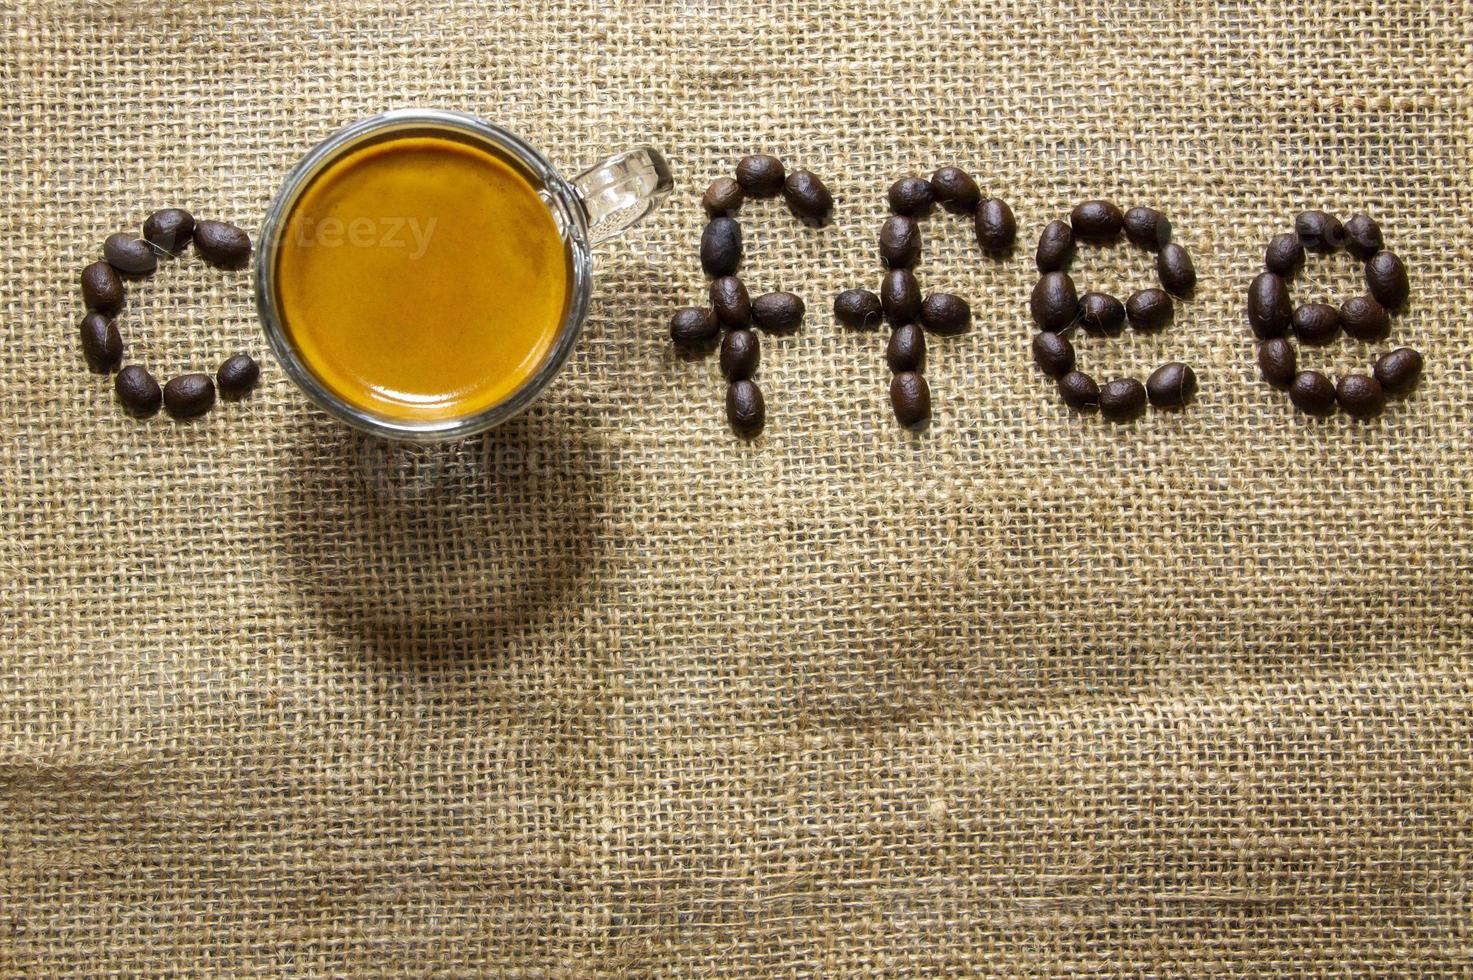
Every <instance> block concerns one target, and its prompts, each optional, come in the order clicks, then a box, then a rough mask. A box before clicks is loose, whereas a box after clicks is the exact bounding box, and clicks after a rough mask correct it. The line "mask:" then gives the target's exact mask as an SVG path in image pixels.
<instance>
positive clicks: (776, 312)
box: [752, 293, 805, 333]
mask: <svg viewBox="0 0 1473 980" xmlns="http://www.w3.org/2000/svg"><path fill="white" fill-rule="evenodd" d="M804 309H805V307H804V306H803V300H802V298H801V297H799V296H796V295H794V294H793V293H763V294H762V295H761V296H758V297H757V298H756V299H754V300H752V321H753V322H754V323H756V324H757V326H759V327H761V328H762V329H763V330H766V331H767V332H768V333H787V332H788V331H790V330H797V329H798V325H799V324H801V323H802V322H803V313H804Z"/></svg>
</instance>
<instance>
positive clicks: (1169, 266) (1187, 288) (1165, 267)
mask: <svg viewBox="0 0 1473 980" xmlns="http://www.w3.org/2000/svg"><path fill="white" fill-rule="evenodd" d="M1156 276H1157V277H1158V278H1159V279H1160V280H1161V285H1162V286H1164V287H1166V291H1167V292H1168V293H1171V294H1172V295H1173V296H1190V295H1191V294H1192V288H1193V287H1194V286H1196V285H1197V267H1196V265H1195V264H1193V262H1192V256H1191V255H1190V254H1189V253H1188V252H1187V250H1186V249H1184V248H1182V247H1181V246H1180V245H1178V244H1176V243H1175V242H1167V243H1166V244H1165V245H1162V246H1161V251H1160V252H1158V253H1157V254H1156Z"/></svg>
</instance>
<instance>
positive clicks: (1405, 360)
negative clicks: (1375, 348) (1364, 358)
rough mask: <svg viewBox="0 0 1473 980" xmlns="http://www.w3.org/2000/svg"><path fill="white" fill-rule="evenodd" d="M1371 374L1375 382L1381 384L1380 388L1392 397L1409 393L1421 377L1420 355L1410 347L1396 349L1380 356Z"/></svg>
mask: <svg viewBox="0 0 1473 980" xmlns="http://www.w3.org/2000/svg"><path fill="white" fill-rule="evenodd" d="M1373 373H1374V374H1375V375H1376V380H1377V381H1379V382H1381V387H1383V388H1385V389H1386V390H1387V391H1389V392H1390V393H1391V394H1393V395H1400V394H1402V393H1403V392H1406V391H1410V390H1411V388H1412V386H1413V385H1415V384H1416V383H1417V378H1419V377H1420V376H1421V374H1422V355H1421V354H1418V353H1417V352H1416V351H1414V350H1412V349H1411V348H1410V347H1398V348H1397V349H1396V350H1394V351H1392V352H1391V353H1389V354H1383V355H1382V356H1381V359H1380V360H1378V361H1377V362H1376V367H1375V370H1374V372H1373Z"/></svg>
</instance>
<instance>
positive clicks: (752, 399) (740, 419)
mask: <svg viewBox="0 0 1473 980" xmlns="http://www.w3.org/2000/svg"><path fill="white" fill-rule="evenodd" d="M726 419H727V421H728V422H730V423H731V428H732V431H734V432H735V433H736V434H737V435H739V436H741V437H742V438H743V439H751V438H752V437H754V436H756V435H757V433H759V432H761V431H762V427H763V425H765V424H766V422H767V401H766V399H764V398H763V397H762V389H761V388H759V387H757V384H756V382H754V381H749V380H744V381H734V382H732V383H731V384H730V385H728V386H727V389H726Z"/></svg>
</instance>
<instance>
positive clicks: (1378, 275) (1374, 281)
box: [1366, 251, 1411, 310]
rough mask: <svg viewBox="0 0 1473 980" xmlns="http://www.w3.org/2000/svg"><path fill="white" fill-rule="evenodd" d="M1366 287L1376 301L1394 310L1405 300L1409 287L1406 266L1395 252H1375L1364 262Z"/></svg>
mask: <svg viewBox="0 0 1473 980" xmlns="http://www.w3.org/2000/svg"><path fill="white" fill-rule="evenodd" d="M1366 287H1367V288H1368V289H1370V291H1371V295H1372V296H1374V297H1376V302H1378V303H1380V304H1381V305H1382V306H1384V307H1386V308H1387V309H1388V310H1394V309H1396V308H1397V307H1398V306H1401V305H1402V304H1403V303H1405V302H1406V301H1407V294H1408V293H1409V292H1410V289H1411V287H1410V286H1409V284H1408V283H1407V267H1406V266H1405V265H1403V264H1402V261H1401V259H1399V258H1397V257H1396V253H1395V252H1385V251H1382V252H1377V253H1376V254H1375V255H1373V256H1371V259H1370V261H1369V262H1367V263H1366Z"/></svg>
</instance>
